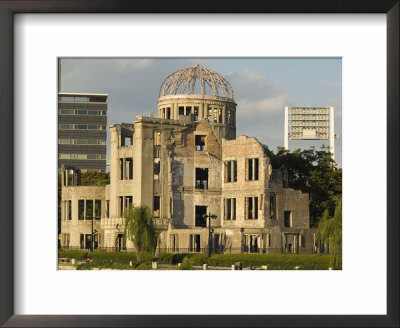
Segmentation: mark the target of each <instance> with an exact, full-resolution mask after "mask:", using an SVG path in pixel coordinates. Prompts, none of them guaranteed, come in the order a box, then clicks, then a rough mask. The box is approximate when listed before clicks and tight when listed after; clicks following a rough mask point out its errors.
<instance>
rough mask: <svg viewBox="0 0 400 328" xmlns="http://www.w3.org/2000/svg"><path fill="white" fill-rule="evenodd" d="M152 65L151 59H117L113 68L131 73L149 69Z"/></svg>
mask: <svg viewBox="0 0 400 328" xmlns="http://www.w3.org/2000/svg"><path fill="white" fill-rule="evenodd" d="M153 64H154V60H153V59H151V58H143V59H142V58H141V59H118V60H116V61H115V66H116V68H117V70H119V71H133V70H138V69H145V68H149V67H151V66H152V65H153Z"/></svg>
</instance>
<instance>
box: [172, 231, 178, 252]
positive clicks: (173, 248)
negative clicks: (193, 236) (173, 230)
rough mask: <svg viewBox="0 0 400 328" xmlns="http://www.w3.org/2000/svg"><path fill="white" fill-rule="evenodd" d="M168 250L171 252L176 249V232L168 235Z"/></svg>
mask: <svg viewBox="0 0 400 328" xmlns="http://www.w3.org/2000/svg"><path fill="white" fill-rule="evenodd" d="M170 250H171V251H173V252H176V251H178V235H177V234H172V235H170Z"/></svg>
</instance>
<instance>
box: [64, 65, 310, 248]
mask: <svg viewBox="0 0 400 328" xmlns="http://www.w3.org/2000/svg"><path fill="white" fill-rule="evenodd" d="M236 110H240V109H237V105H236V103H235V100H234V93H233V90H232V87H231V86H230V84H229V83H228V81H227V80H226V79H225V78H224V77H223V76H221V75H220V74H218V73H217V72H215V71H212V70H210V69H206V68H203V67H200V66H195V67H190V68H185V69H182V70H179V71H177V72H175V73H173V74H171V75H170V76H169V77H167V78H166V79H165V81H164V82H163V84H162V86H161V89H160V98H159V99H158V103H157V117H153V115H150V117H144V116H138V117H137V118H136V121H135V122H134V123H133V124H125V123H122V124H115V125H110V126H109V129H110V135H111V140H110V151H111V154H110V161H111V163H110V184H109V185H107V186H90V187H85V186H77V185H76V183H74V182H73V181H74V179H72V178H71V174H70V171H69V170H63V174H62V175H63V179H62V180H63V182H62V184H63V188H62V224H61V228H62V229H61V231H62V241H61V244H62V247H66V248H90V247H91V245H92V244H91V243H92V240H93V242H94V244H93V246H94V248H109V249H115V248H117V249H121V248H122V247H123V244H124V243H123V219H122V213H123V211H124V209H125V208H127V207H128V206H130V204H141V203H143V204H145V205H147V206H148V207H150V209H151V211H152V213H153V223H154V226H155V228H156V230H157V231H158V232H159V233H160V236H161V238H160V240H161V245H160V248H161V249H163V250H164V251H169V252H178V251H179V252H206V251H207V249H208V246H209V229H208V224H209V222H210V221H211V227H212V234H211V238H210V240H211V247H212V250H213V252H214V253H215V252H218V253H220V252H228V253H229V252H232V253H234V252H260V253H270V252H271V253H281V252H282V253H311V252H312V251H313V249H314V238H315V237H314V233H313V231H311V230H310V227H309V199H308V197H309V196H308V194H303V193H302V192H301V191H299V190H293V189H291V188H289V186H288V183H287V180H288V179H287V173H286V171H285V169H284V168H281V169H278V170H275V169H272V167H271V165H270V161H269V158H268V157H267V156H266V155H265V154H264V152H263V148H262V145H261V144H260V143H259V142H258V141H257V140H256V139H255V138H252V137H247V136H239V137H236ZM75 180H76V179H75ZM205 214H214V215H216V216H217V218H216V219H211V220H209V219H206V218H205ZM92 224H93V229H92ZM127 247H128V248H130V247H132V245H130V244H129V242H128V243H127Z"/></svg>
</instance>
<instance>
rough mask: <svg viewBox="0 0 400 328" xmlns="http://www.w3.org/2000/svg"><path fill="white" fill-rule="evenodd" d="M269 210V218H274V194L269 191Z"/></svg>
mask: <svg viewBox="0 0 400 328" xmlns="http://www.w3.org/2000/svg"><path fill="white" fill-rule="evenodd" d="M269 212H270V217H271V220H276V194H275V193H271V195H270V197H269Z"/></svg>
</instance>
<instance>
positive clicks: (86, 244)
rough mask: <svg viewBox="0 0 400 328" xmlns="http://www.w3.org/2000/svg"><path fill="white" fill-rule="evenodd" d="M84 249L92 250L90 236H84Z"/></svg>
mask: <svg viewBox="0 0 400 328" xmlns="http://www.w3.org/2000/svg"><path fill="white" fill-rule="evenodd" d="M85 248H86V249H91V248H92V235H90V234H86V235H85Z"/></svg>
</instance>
